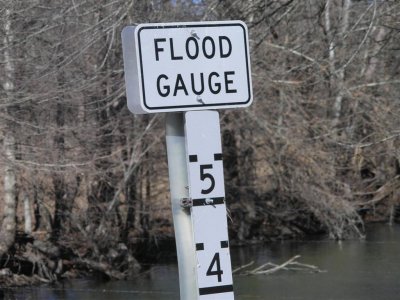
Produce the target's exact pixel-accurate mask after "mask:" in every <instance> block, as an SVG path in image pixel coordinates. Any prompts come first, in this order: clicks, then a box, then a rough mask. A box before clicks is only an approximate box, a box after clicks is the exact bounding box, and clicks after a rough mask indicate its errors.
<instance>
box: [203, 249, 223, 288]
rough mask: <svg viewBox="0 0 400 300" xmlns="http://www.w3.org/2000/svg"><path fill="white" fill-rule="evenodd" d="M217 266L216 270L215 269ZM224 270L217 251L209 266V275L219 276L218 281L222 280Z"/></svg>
mask: <svg viewBox="0 0 400 300" xmlns="http://www.w3.org/2000/svg"><path fill="white" fill-rule="evenodd" d="M214 268H216V270H213V269H214ZM223 273H224V272H223V271H222V270H221V262H220V260H219V253H218V252H217V253H215V255H214V257H213V259H212V260H211V264H210V266H209V267H208V270H207V273H206V275H207V276H218V282H221V281H222V274H223Z"/></svg>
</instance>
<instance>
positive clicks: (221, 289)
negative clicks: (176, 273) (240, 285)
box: [199, 284, 233, 295]
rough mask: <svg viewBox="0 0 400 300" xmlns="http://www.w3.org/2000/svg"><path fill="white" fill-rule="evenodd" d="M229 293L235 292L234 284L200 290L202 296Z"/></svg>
mask: <svg viewBox="0 0 400 300" xmlns="http://www.w3.org/2000/svg"><path fill="white" fill-rule="evenodd" d="M228 292H233V285H232V284H229V285H220V286H211V287H205V288H199V294H200V295H210V294H220V293H228Z"/></svg>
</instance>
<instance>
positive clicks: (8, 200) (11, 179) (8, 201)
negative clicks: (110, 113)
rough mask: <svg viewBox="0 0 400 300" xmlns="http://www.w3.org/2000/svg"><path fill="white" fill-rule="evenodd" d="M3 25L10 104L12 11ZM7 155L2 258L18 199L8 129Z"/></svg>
mask: <svg viewBox="0 0 400 300" xmlns="http://www.w3.org/2000/svg"><path fill="white" fill-rule="evenodd" d="M3 21H4V25H3V30H4V31H3V32H4V37H3V43H4V48H3V49H4V62H5V66H4V73H5V81H4V83H3V89H4V90H5V92H6V95H7V100H8V103H12V100H11V98H12V92H13V90H14V82H13V78H14V73H15V70H14V65H13V63H12V59H11V55H10V47H11V44H12V40H13V36H12V34H11V10H10V8H8V7H7V8H6V9H5V10H4V18H3ZM3 146H4V149H3V151H4V154H5V170H4V171H5V172H4V218H3V222H2V224H1V231H0V258H1V257H2V256H3V255H4V254H5V253H6V252H7V251H8V250H9V248H10V247H11V246H12V245H13V243H14V240H15V231H16V207H17V197H16V188H15V167H14V162H15V138H14V134H13V132H12V131H11V129H10V128H7V127H6V132H5V133H4V138H3Z"/></svg>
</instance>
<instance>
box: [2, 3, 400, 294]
mask: <svg viewBox="0 0 400 300" xmlns="http://www.w3.org/2000/svg"><path fill="white" fill-rule="evenodd" d="M0 15H1V18H0V32H1V34H0V83H1V84H2V88H1V89H0V114H1V118H0V143H1V151H0V180H1V181H0V182H1V184H0V195H1V196H0V287H4V286H9V285H10V286H15V285H27V284H36V283H44V282H46V283H51V282H57V281H59V280H60V279H62V278H74V277H77V276H78V277H79V276H100V277H102V278H105V279H124V278H129V277H130V276H135V274H137V273H138V272H140V270H141V265H144V263H145V262H146V261H153V262H154V261H157V260H159V259H161V255H160V251H164V249H167V250H165V251H166V252H169V251H173V249H174V247H175V246H174V235H173V228H172V217H171V211H170V200H169V188H168V172H167V170H168V168H167V161H166V153H165V142H164V139H165V138H164V136H165V132H164V131H165V129H164V127H165V115H164V114H154V115H153V114H149V115H132V114H131V113H130V112H129V111H128V109H127V107H126V98H125V85H124V78H123V76H124V74H123V66H122V49H121V41H120V37H119V36H120V32H121V30H122V28H123V27H124V26H126V25H131V24H140V23H149V22H152V23H156V22H177V21H196V20H197V21H201V20H210V21H212V20H243V21H244V22H246V24H247V25H248V28H249V35H250V36H249V37H250V53H251V54H250V56H251V68H252V82H253V94H254V102H253V104H252V106H250V107H249V108H246V109H238V110H221V111H220V120H221V134H222V144H223V162H224V172H225V185H226V187H225V190H226V199H225V201H226V203H227V208H228V212H227V213H228V226H229V236H230V243H231V245H232V246H244V245H248V244H253V243H264V242H267V241H272V240H286V239H307V238H308V237H310V236H325V237H327V238H330V239H334V240H344V239H362V238H364V237H365V230H364V226H365V224H369V223H373V222H386V223H389V224H393V223H398V222H400V152H399V149H400V131H399V128H400V118H399V115H400V101H399V95H400V65H399V62H400V52H399V50H398V45H399V44H400V34H399V26H398V20H399V18H400V6H399V5H398V4H397V3H396V1H367V0H365V1H355V0H343V1H335V0H325V1H317V0H307V1H293V0H279V1H264V0H251V1H221V0H201V1H186V0H181V1H169V0H154V1H126V0H116V1H112V2H109V1H104V0H88V1H79V0H76V1H73V2H70V1H61V0H55V1H51V3H49V1H45V0H37V1H22V0H7V1H5V2H4V5H3V7H2V8H1V9H0ZM232 51H234V49H232ZM177 55H178V54H177ZM222 71H223V70H221V72H222ZM232 76H233V75H232ZM232 78H233V77H232ZM232 80H233V79H232ZM231 88H232V90H233V89H234V88H235V87H234V86H232V87H231ZM177 92H179V90H178V91H177Z"/></svg>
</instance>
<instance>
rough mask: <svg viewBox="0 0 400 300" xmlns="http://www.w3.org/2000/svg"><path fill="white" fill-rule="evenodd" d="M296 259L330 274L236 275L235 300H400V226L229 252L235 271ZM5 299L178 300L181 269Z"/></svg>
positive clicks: (16, 293)
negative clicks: (348, 237)
mask: <svg viewBox="0 0 400 300" xmlns="http://www.w3.org/2000/svg"><path fill="white" fill-rule="evenodd" d="M298 254H299V255H301V258H300V259H299V262H302V263H307V264H312V265H316V266H318V267H319V268H320V269H323V270H325V271H326V272H323V273H306V272H290V271H279V272H277V273H274V274H272V275H267V276H265V275H256V276H239V275H237V276H234V278H233V279H234V288H235V295H236V297H235V299H238V300H240V299H243V300H245V299H267V300H268V299H271V300H280V299H282V300H283V299H293V300H294V299H296V300H314V299H315V300H358V299H360V300H361V299H362V300H367V299H385V300H391V299H393V300H394V299H396V300H397V299H400V225H396V226H393V227H389V226H388V225H374V226H373V227H371V228H369V229H368V235H367V238H366V240H362V241H359V240H355V241H344V242H336V241H330V240H322V241H321V240H318V241H304V242H298V241H285V242H275V243H271V244H266V245H262V246H249V247H242V248H234V249H231V256H232V264H233V268H235V267H237V266H240V265H243V264H246V263H248V262H250V261H252V260H254V261H255V265H261V264H264V263H266V262H273V263H277V264H280V263H283V262H285V261H287V260H288V259H289V258H291V257H293V256H294V255H298ZM7 295H8V296H7ZM6 296H7V298H8V299H18V300H19V299H32V300H36V299H54V300H59V299H65V300H72V299H74V300H80V299H82V300H86V299H95V300H106V299H107V300H110V299H116V300H125V299H126V300H127V299H130V300H131V299H143V300H171V299H179V281H178V268H177V265H176V263H170V264H163V265H153V266H150V269H149V270H148V271H147V272H145V273H144V274H141V275H140V276H139V277H138V278H136V279H134V280H130V281H113V282H99V281H94V280H74V281H71V282H68V283H64V284H63V285H58V286H41V287H31V288H24V289H17V290H13V291H12V293H8V294H6ZM7 298H6V299H7Z"/></svg>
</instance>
